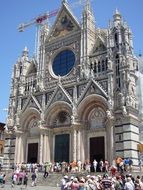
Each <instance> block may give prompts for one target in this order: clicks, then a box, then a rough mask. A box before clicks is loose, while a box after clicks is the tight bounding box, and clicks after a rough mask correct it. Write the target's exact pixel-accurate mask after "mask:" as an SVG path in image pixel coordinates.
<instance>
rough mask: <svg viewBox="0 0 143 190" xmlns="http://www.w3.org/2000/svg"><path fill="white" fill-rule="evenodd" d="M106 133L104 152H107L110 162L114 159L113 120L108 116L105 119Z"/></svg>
mask: <svg viewBox="0 0 143 190" xmlns="http://www.w3.org/2000/svg"><path fill="white" fill-rule="evenodd" d="M106 125H107V133H106V144H107V145H106V149H107V150H106V152H107V159H108V161H109V163H110V164H112V161H113V159H114V130H113V120H112V118H108V120H107V123H106Z"/></svg>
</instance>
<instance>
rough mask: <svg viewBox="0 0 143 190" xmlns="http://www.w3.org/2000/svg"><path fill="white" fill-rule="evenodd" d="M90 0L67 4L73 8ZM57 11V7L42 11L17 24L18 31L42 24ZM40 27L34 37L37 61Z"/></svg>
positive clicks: (79, 0)
mask: <svg viewBox="0 0 143 190" xmlns="http://www.w3.org/2000/svg"><path fill="white" fill-rule="evenodd" d="M90 1H92V0H78V1H76V2H74V3H73V4H71V5H69V4H68V5H69V6H70V7H71V8H73V7H74V8H75V7H77V6H78V5H85V4H86V5H88V4H89V2H90ZM58 12H59V9H55V10H53V11H51V12H49V13H44V14H41V15H39V16H37V17H35V18H34V19H32V20H31V21H29V22H26V23H21V24H20V25H19V26H18V31H19V32H23V31H24V30H25V28H27V27H29V26H32V25H33V24H36V25H37V26H40V27H41V26H42V25H43V24H44V21H46V20H47V19H49V18H51V17H54V16H56V15H57V13H58ZM40 27H37V33H36V37H35V55H36V60H37V63H38V62H39V60H38V59H39V45H40V44H39V35H40V34H39V33H40V32H39V31H40V30H39V29H40Z"/></svg>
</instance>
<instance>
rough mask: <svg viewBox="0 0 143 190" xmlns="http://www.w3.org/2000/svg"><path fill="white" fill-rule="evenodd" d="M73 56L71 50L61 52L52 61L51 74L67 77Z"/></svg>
mask: <svg viewBox="0 0 143 190" xmlns="http://www.w3.org/2000/svg"><path fill="white" fill-rule="evenodd" d="M74 63H75V55H74V53H73V52H72V51H71V50H64V51H61V52H60V53H59V54H58V55H57V56H56V57H55V59H54V61H53V65H52V67H53V72H54V74H55V75H57V76H58V75H60V76H64V75H67V74H68V73H69V72H70V71H71V69H72V68H73V66H74Z"/></svg>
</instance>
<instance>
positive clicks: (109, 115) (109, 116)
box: [106, 110, 112, 119]
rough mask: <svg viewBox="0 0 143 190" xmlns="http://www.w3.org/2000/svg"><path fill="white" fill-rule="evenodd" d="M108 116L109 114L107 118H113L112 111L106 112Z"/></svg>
mask: <svg viewBox="0 0 143 190" xmlns="http://www.w3.org/2000/svg"><path fill="white" fill-rule="evenodd" d="M106 114H107V118H109V119H111V117H112V114H111V111H110V110H107V111H106Z"/></svg>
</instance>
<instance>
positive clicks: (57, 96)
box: [47, 85, 72, 107]
mask: <svg viewBox="0 0 143 190" xmlns="http://www.w3.org/2000/svg"><path fill="white" fill-rule="evenodd" d="M57 101H64V102H67V103H70V104H71V103H72V98H71V97H70V95H69V94H68V93H67V91H66V90H65V89H64V88H63V87H62V86H61V85H59V86H58V87H57V88H56V89H55V91H54V93H53V94H52V97H51V98H50V100H49V102H47V107H49V106H50V105H51V104H53V103H55V102H57Z"/></svg>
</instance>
